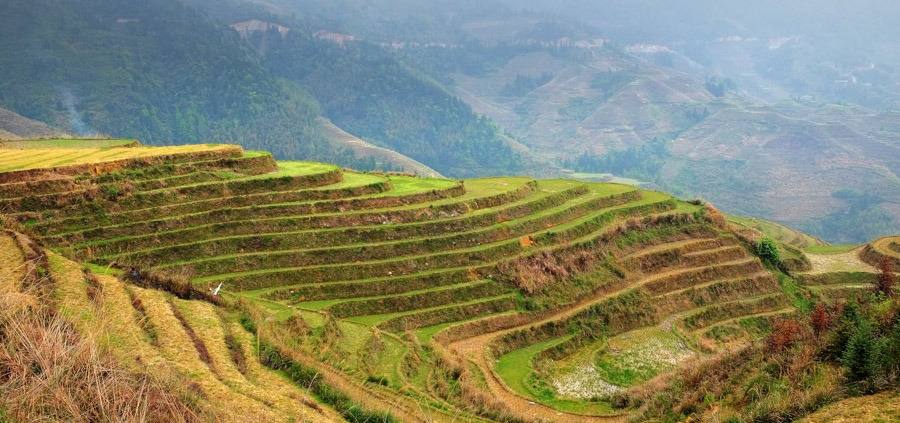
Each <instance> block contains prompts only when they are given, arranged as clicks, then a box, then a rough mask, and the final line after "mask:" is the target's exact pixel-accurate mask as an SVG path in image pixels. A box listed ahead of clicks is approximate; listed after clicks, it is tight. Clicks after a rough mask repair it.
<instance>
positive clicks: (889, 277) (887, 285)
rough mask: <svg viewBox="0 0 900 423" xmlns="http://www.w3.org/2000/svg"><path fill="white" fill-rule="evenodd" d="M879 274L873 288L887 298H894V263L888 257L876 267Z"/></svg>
mask: <svg viewBox="0 0 900 423" xmlns="http://www.w3.org/2000/svg"><path fill="white" fill-rule="evenodd" d="M878 267H879V270H880V273H879V274H878V281H877V282H876V286H875V288H876V289H877V290H878V292H881V293H882V294H884V295H885V296H887V297H893V296H894V263H893V262H892V261H891V259H890V257H883V258H882V259H881V263H880V265H879V266H878Z"/></svg>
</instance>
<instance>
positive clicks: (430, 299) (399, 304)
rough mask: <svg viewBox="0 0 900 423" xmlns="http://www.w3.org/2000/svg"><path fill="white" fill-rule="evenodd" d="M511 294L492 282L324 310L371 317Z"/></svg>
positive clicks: (474, 283) (348, 304)
mask: <svg viewBox="0 0 900 423" xmlns="http://www.w3.org/2000/svg"><path fill="white" fill-rule="evenodd" d="M511 291H512V288H511V287H509V286H506V285H501V284H498V283H496V282H493V281H488V280H482V281H479V282H473V283H467V284H463V285H461V286H460V285H454V286H449V287H440V288H438V289H429V290H425V291H413V292H409V293H404V294H402V295H396V296H384V297H375V298H364V299H356V300H352V301H345V302H340V303H337V304H335V305H332V306H330V307H328V308H327V310H328V311H329V312H330V313H331V314H332V315H334V316H335V317H338V318H343V317H352V316H364V315H372V314H384V313H397V312H405V311H411V310H419V309H424V308H432V307H439V306H445V305H450V304H455V303H464V302H468V301H472V300H475V299H478V298H485V297H496V296H498V295H502V294H506V293H509V292H511Z"/></svg>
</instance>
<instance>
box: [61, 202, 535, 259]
mask: <svg viewBox="0 0 900 423" xmlns="http://www.w3.org/2000/svg"><path fill="white" fill-rule="evenodd" d="M528 192H531V191H530V190H529V191H528ZM509 194H511V195H501V196H499V197H497V198H496V199H494V198H466V197H465V196H463V197H458V198H455V199H448V200H446V202H445V203H443V204H442V205H441V206H440V207H438V206H435V207H430V206H429V207H412V206H410V207H403V208H398V209H383V210H377V211H376V210H369V211H358V212H356V213H328V214H317V215H306V216H302V215H301V216H285V217H274V218H268V219H256V220H244V221H231V222H222V223H213V224H207V225H201V226H194V227H190V228H185V229H176V230H171V231H159V232H155V233H152V234H148V235H135V236H124V237H119V238H118V239H113V240H107V241H100V242H102V243H107V244H108V243H119V242H121V241H124V242H126V243H128V244H134V243H137V244H138V245H147V246H153V244H156V245H155V246H157V247H158V246H160V245H159V244H163V245H172V244H179V243H186V242H188V241H196V240H198V239H210V238H212V239H214V238H224V237H228V236H236V235H250V234H261V233H280V232H288V231H298V230H300V229H316V228H318V229H327V228H334V227H342V226H359V225H362V224H364V223H366V222H368V224H369V225H383V224H385V223H386V222H387V223H391V222H394V223H413V222H424V221H428V220H429V219H433V218H447V217H450V216H460V215H463V214H465V213H466V212H468V211H471V210H478V208H479V207H480V206H481V205H482V204H484V205H488V204H493V203H495V202H497V201H500V202H503V201H507V200H511V199H513V198H516V197H517V196H518V195H520V193H519V192H518V191H515V192H511V193H509ZM526 194H527V193H526ZM442 221H443V220H442ZM106 232H107V233H88V234H89V235H90V236H91V238H92V239H93V238H96V237H103V236H108V235H110V234H109V233H108V232H115V231H114V230H108V231H106ZM53 241H57V242H58V241H62V240H61V239H59V238H57V239H54V240H53ZM92 242H95V241H90V240H88V241H87V242H83V243H82V244H80V245H78V246H81V245H88V244H90V243H92ZM148 244H150V245H148ZM138 248H140V247H138Z"/></svg>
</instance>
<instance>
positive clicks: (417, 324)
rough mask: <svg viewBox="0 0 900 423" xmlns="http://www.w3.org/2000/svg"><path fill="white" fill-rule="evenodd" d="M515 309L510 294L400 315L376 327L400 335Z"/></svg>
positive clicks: (515, 306)
mask: <svg viewBox="0 0 900 423" xmlns="http://www.w3.org/2000/svg"><path fill="white" fill-rule="evenodd" d="M516 308H517V302H516V299H515V297H514V296H513V295H511V294H510V295H503V296H498V297H493V298H482V299H480V300H478V301H474V302H469V303H464V304H451V305H448V306H441V307H437V308H430V309H422V310H416V311H415V312H413V313H401V315H400V316H397V317H392V318H390V319H388V320H385V321H383V322H381V323H378V324H377V326H378V328H379V329H382V330H386V331H388V332H395V333H401V332H405V331H408V330H414V329H418V328H422V327H426V326H433V325H437V324H441V323H448V322H456V321H460V320H470V319H474V318H476V317H484V316H488V315H492V314H499V313H505V312H508V311H511V310H515V309H516Z"/></svg>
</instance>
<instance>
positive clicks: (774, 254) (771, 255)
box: [756, 238, 781, 267]
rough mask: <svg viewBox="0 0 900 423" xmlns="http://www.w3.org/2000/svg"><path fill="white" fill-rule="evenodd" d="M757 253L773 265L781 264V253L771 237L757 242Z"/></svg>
mask: <svg viewBox="0 0 900 423" xmlns="http://www.w3.org/2000/svg"><path fill="white" fill-rule="evenodd" d="M756 255H757V256H759V258H761V259H762V260H763V261H765V262H767V263H769V264H771V265H773V266H776V267H777V266H780V265H781V253H780V252H779V251H778V245H776V244H775V241H773V240H772V239H771V238H763V239H760V240H759V241H758V242H757V243H756Z"/></svg>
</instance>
